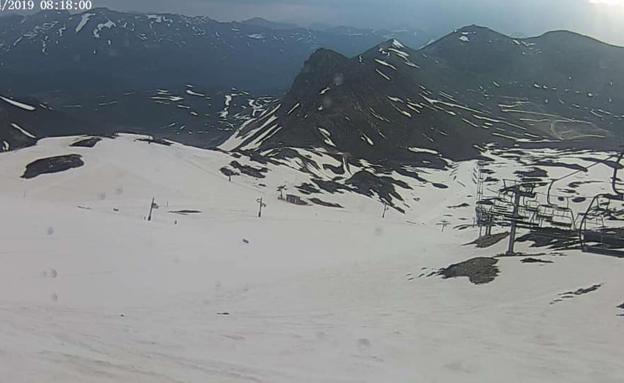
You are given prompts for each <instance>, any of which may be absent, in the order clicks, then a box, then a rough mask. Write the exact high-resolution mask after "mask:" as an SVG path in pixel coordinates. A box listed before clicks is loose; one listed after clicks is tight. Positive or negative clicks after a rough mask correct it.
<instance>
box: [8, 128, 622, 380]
mask: <svg viewBox="0 0 624 383" xmlns="http://www.w3.org/2000/svg"><path fill="white" fill-rule="evenodd" d="M143 139H145V137H141V136H131V135H121V136H119V137H117V138H115V139H107V138H105V139H102V140H101V141H99V142H97V143H96V144H95V146H93V147H91V148H88V147H75V146H70V145H72V144H74V143H75V142H77V141H79V140H81V138H78V137H66V138H54V139H43V140H40V141H39V142H38V144H37V145H36V146H33V147H30V148H27V149H23V150H19V151H14V152H8V153H2V154H0V177H1V179H2V183H0V206H1V207H2V210H1V211H2V219H0V233H1V234H0V236H1V237H0V238H1V239H2V240H1V242H2V247H1V249H0V261H1V262H2V264H3V267H2V268H0V313H1V314H0V380H1V381H8V382H33V381H36V382H56V381H63V382H67V381H80V382H119V381H136V382H178V381H192V382H195V381H210V382H212V381H214V382H249V381H253V382H271V383H275V382H278V383H279V382H363V381H364V382H379V381H391V382H407V381H430V382H433V381H440V382H447V381H462V382H494V381H502V380H505V381H513V382H544V381H549V382H587V381H596V382H619V381H621V380H622V379H623V378H624V373H623V371H624V363H623V362H622V358H621V352H620V351H621V345H622V343H623V342H624V335H622V334H623V333H622V328H623V326H624V321H623V318H621V317H618V314H621V313H622V310H618V308H617V306H618V305H620V304H622V303H623V302H624V294H623V293H622V291H623V290H622V287H623V283H622V278H621V276H622V274H623V273H624V264H623V263H622V261H621V260H620V259H617V258H610V257H601V256H596V255H586V254H582V253H580V252H578V251H575V250H572V251H563V252H561V251H557V252H554V251H551V250H549V249H547V248H530V247H529V244H530V243H529V242H522V243H519V244H518V245H517V247H518V249H519V250H522V251H525V252H526V253H528V254H531V255H532V256H533V257H538V258H539V259H542V260H544V261H552V262H553V263H544V264H532V263H523V262H521V260H522V259H523V258H515V257H512V258H497V262H498V263H497V267H498V268H499V269H500V273H499V275H498V277H497V278H496V279H495V280H494V281H492V282H491V283H488V284H483V285H478V286H477V285H473V284H471V283H470V282H469V281H468V280H467V279H450V280H443V279H441V278H439V277H438V276H436V275H432V273H433V272H436V271H437V270H438V269H440V268H442V267H446V266H448V265H450V264H453V263H458V262H462V261H465V260H468V259H470V258H474V257H477V256H483V257H492V256H494V255H496V254H498V253H501V252H502V251H503V250H504V245H505V244H504V243H503V242H504V241H503V242H501V243H498V244H496V245H494V246H493V247H490V248H484V249H478V248H476V247H474V246H473V245H465V244H466V243H468V242H470V241H472V240H474V239H475V238H476V235H477V229H475V228H473V227H471V226H470V224H471V223H472V217H473V215H474V194H475V191H476V186H475V183H474V180H473V172H474V169H475V166H476V162H475V161H466V162H452V161H449V160H447V159H442V160H444V161H445V162H447V166H446V167H445V169H443V170H432V169H412V170H413V172H414V173H418V174H419V178H418V179H417V178H415V177H414V176H413V174H412V175H405V174H403V175H402V174H398V173H391V174H382V172H381V170H380V169H375V168H372V167H370V164H367V163H365V162H362V161H360V162H357V163H355V162H348V163H344V162H342V161H341V160H340V159H339V158H338V159H337V158H335V155H333V154H331V153H327V152H325V151H323V150H320V149H319V150H314V151H303V150H301V149H296V150H297V151H299V156H298V157H296V156H292V157H290V158H291V159H290V160H286V159H280V160H274V161H273V160H271V159H270V157H268V158H269V159H268V160H267V159H266V158H265V159H262V158H255V159H252V158H248V157H246V156H245V155H244V154H241V153H234V154H230V153H226V152H221V151H206V150H201V149H196V148H191V147H186V146H182V145H179V144H171V145H166V144H168V143H167V142H162V141H158V142H160V143H161V144H158V143H156V142H152V143H149V142H146V141H142V140H143ZM148 141H149V140H148ZM293 150H294V149H293ZM69 154H76V155H79V156H81V159H82V161H83V163H84V164H83V165H82V166H80V167H77V168H73V169H70V170H66V171H62V172H57V173H51V174H41V175H38V176H36V177H34V178H31V179H23V178H21V176H22V175H23V173H24V170H25V168H26V166H27V165H28V164H31V163H32V162H33V161H35V160H38V159H43V158H50V157H58V156H67V155H69ZM269 154H270V153H269ZM484 155H486V156H488V157H490V158H491V159H492V160H493V161H491V162H489V163H488V165H487V169H488V170H489V171H490V173H488V174H489V175H490V176H491V177H492V179H494V178H498V179H503V178H507V177H512V176H514V172H516V171H525V170H530V169H533V167H535V166H539V167H540V168H542V169H543V170H544V169H545V170H547V171H548V174H549V176H550V177H558V176H561V175H565V174H567V173H569V170H570V169H566V168H562V167H560V166H555V165H552V163H551V165H548V164H546V165H544V163H543V162H544V161H543V160H544V159H545V158H548V157H549V156H552V157H553V158H555V157H556V158H557V159H558V161H559V162H562V163H567V164H577V165H581V166H589V164H592V163H593V162H592V158H593V159H604V158H605V157H607V156H608V155H610V154H605V153H590V152H571V151H568V152H565V153H561V152H555V151H541V152H540V151H536V152H530V151H525V152H522V153H519V152H516V153H509V152H493V151H489V152H486V153H484ZM305 159H307V161H306V160H305ZM538 159H541V160H542V164H541V165H537V164H535V161H537V160H538ZM234 161H236V163H235V164H234V163H233V162H234ZM259 161H265V162H264V163H262V162H259ZM323 165H329V166H323ZM339 168H342V171H344V172H345V174H357V173H358V172H361V171H363V170H366V171H368V172H370V173H371V174H372V175H373V179H377V180H380V179H382V178H381V177H388V178H390V179H392V180H393V181H400V182H401V183H400V184H399V183H392V185H393V186H394V192H395V193H396V194H397V195H399V196H400V197H401V199H402V201H401V200H399V199H398V198H396V197H395V198H393V201H395V205H396V206H397V207H401V208H402V209H403V210H405V214H402V213H400V212H398V211H397V210H394V209H393V210H390V211H388V212H387V213H386V217H385V218H383V219H382V218H381V216H382V212H383V206H382V204H381V203H380V202H379V199H380V197H379V196H378V195H376V194H375V193H372V194H371V196H367V195H366V193H365V192H364V191H363V190H364V184H365V183H362V182H360V183H355V182H352V183H348V182H346V180H345V179H348V178H347V177H346V176H345V179H338V180H335V179H336V177H335V173H334V172H335V171H336V172H337V171H340V170H339ZM224 169H229V172H228V171H225V170H224ZM610 171H611V169H610V168H609V167H608V166H606V165H598V166H594V167H592V168H591V169H588V170H587V172H584V173H581V174H580V175H577V176H574V177H571V178H570V179H568V180H566V183H567V182H573V181H579V182H583V181H590V180H596V181H601V180H602V181H604V180H607V181H608V175H609V174H610ZM233 173H234V174H236V173H239V174H243V175H234V176H232V177H231V181H230V180H229V179H228V177H227V176H226V174H233ZM258 177H260V178H258ZM314 180H316V181H314ZM329 180H335V185H333V186H334V187H336V188H337V190H335V191H327V190H325V189H328V190H331V189H332V188H331V187H329V185H328V184H324V183H322V182H320V181H329ZM303 183H310V184H315V185H317V186H318V185H319V184H320V185H324V186H325V189H323V188H321V187H318V188H317V187H314V188H312V189H318V190H316V191H312V192H311V194H304V193H302V191H301V188H299V186H301V184H303ZM403 183H404V184H403ZM282 185H286V187H287V190H286V191H285V193H292V194H296V195H299V196H301V197H302V198H303V199H304V200H305V201H308V202H309V201H310V200H309V199H311V198H314V197H316V198H318V199H321V200H323V201H325V202H331V203H333V204H340V205H341V206H342V208H337V207H325V206H321V205H316V204H311V205H308V206H298V205H295V204H290V203H287V202H285V201H281V200H278V199H277V197H278V195H279V192H278V191H277V188H278V187H279V186H282ZM341 185H342V187H340V186H341ZM399 185H404V186H407V187H402V186H399ZM434 185H437V186H434ZM486 185H487V188H488V189H493V190H495V189H496V183H495V181H494V180H489V181H487V182H486ZM343 187H344V188H343ZM607 187H608V184H607V182H598V183H584V184H583V185H582V186H580V187H579V188H578V189H577V190H576V192H577V193H580V194H583V195H585V194H592V193H596V192H598V191H600V190H601V189H603V188H607ZM559 188H560V187H559V186H556V189H559ZM561 188H562V189H569V188H566V187H565V185H562V186H561ZM303 189H304V190H305V189H306V188H303ZM307 189H308V190H309V189H310V188H307ZM559 192H563V191H561V190H557V193H559ZM391 195H392V194H391ZM153 197H154V198H155V201H156V204H157V205H158V208H157V209H155V210H154V211H153V215H152V220H151V221H150V222H148V221H146V220H145V217H146V216H147V215H148V211H149V208H150V202H151V200H152V198H153ZM260 197H262V198H263V201H264V202H265V203H266V205H267V206H266V207H265V208H264V209H263V214H262V218H258V217H257V209H258V202H257V199H258V198H260ZM399 201H401V202H399ZM463 203H466V204H467V206H461V207H460V205H461V204H463ZM192 211H199V212H192ZM444 222H446V224H445V223H444ZM539 254H542V255H539ZM595 285H600V287H598V288H594V289H589V292H587V293H585V294H566V292H578V291H579V289H585V288H589V287H592V286H595ZM583 291H585V290H583ZM563 297H572V298H566V299H563Z"/></svg>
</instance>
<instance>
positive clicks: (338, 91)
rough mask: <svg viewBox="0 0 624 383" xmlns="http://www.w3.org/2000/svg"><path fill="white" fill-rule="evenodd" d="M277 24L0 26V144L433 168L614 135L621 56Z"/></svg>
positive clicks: (485, 33)
mask: <svg viewBox="0 0 624 383" xmlns="http://www.w3.org/2000/svg"><path fill="white" fill-rule="evenodd" d="M291 27H292V26H290V25H287V24H279V23H272V22H269V21H266V20H263V19H251V20H247V21H243V22H235V23H221V22H217V21H214V20H211V19H209V18H206V17H186V16H179V15H168V14H167V15H142V14H133V13H120V12H114V11H110V10H107V9H95V10H93V11H90V12H87V13H83V14H69V13H39V14H35V15H31V16H8V17H4V18H2V23H0V68H1V69H2V73H3V74H2V76H1V77H0V96H2V97H3V98H2V99H0V150H3V147H9V148H18V147H21V146H26V145H30V144H32V143H33V142H34V140H35V139H37V138H41V137H46V136H50V135H63V134H110V133H113V132H120V131H124V132H137V133H145V134H152V135H155V136H158V137H163V138H169V139H174V140H177V141H180V142H184V143H189V144H192V145H197V146H203V147H215V146H217V145H219V144H221V143H223V145H222V146H221V147H222V148H224V149H228V150H238V151H259V152H261V153H271V154H272V155H291V154H292V151H289V150H287V149H288V148H297V147H308V148H319V147H321V148H325V149H327V150H330V151H334V152H336V153H343V154H346V155H347V156H349V157H357V158H363V159H368V160H370V161H375V162H398V163H412V164H421V165H436V164H437V165H440V166H441V165H442V163H441V161H440V159H439V156H440V155H443V156H445V157H447V158H452V159H464V158H474V157H477V156H478V155H479V153H480V152H481V151H482V149H483V148H484V147H485V146H486V145H488V144H491V143H495V144H499V145H503V146H509V147H513V146H527V145H532V146H536V145H541V146H575V147H578V146H598V147H601V148H605V147H606V146H613V145H617V144H618V143H619V140H620V137H621V136H622V134H621V133H622V131H623V126H622V125H623V122H624V97H623V96H622V95H623V94H624V93H623V91H624V49H622V48H619V47H615V46H611V45H607V44H604V43H602V42H599V41H596V40H593V39H591V38H588V37H585V36H581V35H578V34H574V33H571V32H564V31H559V32H550V33H547V34H545V35H543V36H539V37H535V38H526V39H514V38H511V37H508V36H505V35H502V34H500V33H497V32H495V31H492V30H490V29H487V28H482V27H478V26H469V27H465V28H462V29H460V30H457V31H454V32H453V33H451V34H449V35H447V36H445V37H443V38H441V39H439V40H437V41H435V42H431V43H429V44H428V45H426V46H423V47H422V48H417V49H415V48H411V47H410V45H413V46H414V47H418V46H421V45H422V42H423V41H424V39H426V37H425V36H424V35H422V34H418V33H415V32H409V31H402V32H396V33H397V35H398V36H399V37H398V38H390V39H387V40H385V41H382V39H386V38H388V37H389V36H391V35H390V33H391V32H387V31H381V32H380V31H372V30H371V31H363V30H356V29H352V28H330V29H325V30H323V31H318V30H311V29H302V28H291ZM401 36H402V37H401ZM404 38H406V39H407V40H406V39H404ZM371 46H373V48H370V47H371ZM319 47H322V48H319ZM329 48H332V49H329ZM337 50H338V51H337ZM306 59H307V60H306ZM297 72H298V73H299V74H298V75H296V73H297ZM293 79H294V81H293ZM291 83H292V86H291V87H290V90H289V91H288V92H287V93H286V94H285V95H283V96H279V94H280V93H279V92H271V91H261V90H260V89H268V88H274V89H275V88H276V89H279V88H286V87H287V86H289V85H290V84H291ZM278 98H279V99H278ZM2 100H4V101H2ZM15 102H18V103H19V102H23V103H24V104H26V105H30V106H31V107H32V110H25V109H23V108H19V107H17V106H16V105H15ZM27 109H28V108H27ZM15 125H17V126H19V127H20V128H21V129H17V128H16V127H15ZM23 131H26V132H29V134H26V135H24V134H23ZM33 137H34V138H33ZM224 141H225V143H224ZM5 144H6V145H5Z"/></svg>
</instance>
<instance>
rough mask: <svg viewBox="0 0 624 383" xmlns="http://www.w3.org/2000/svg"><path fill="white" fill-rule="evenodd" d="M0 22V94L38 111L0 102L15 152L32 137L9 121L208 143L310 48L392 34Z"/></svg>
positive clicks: (256, 23) (44, 131) (353, 44)
mask: <svg viewBox="0 0 624 383" xmlns="http://www.w3.org/2000/svg"><path fill="white" fill-rule="evenodd" d="M0 20H1V22H0V71H1V72H0V73H2V75H1V76H0V95H2V96H4V97H7V98H15V99H22V100H26V101H27V103H30V104H32V105H35V106H36V107H37V109H36V111H34V112H33V113H26V114H24V113H23V111H21V110H17V111H15V110H12V108H11V107H10V106H9V105H7V104H5V103H2V102H0V118H2V119H3V121H2V123H1V124H2V125H3V126H2V127H0V129H1V131H4V132H5V134H2V135H0V144H2V141H4V142H6V143H7V145H5V146H9V147H12V148H15V147H19V146H20V145H23V144H27V143H29V142H30V141H31V139H29V138H28V139H24V138H23V137H21V135H20V133H19V132H16V131H15V129H13V128H12V125H11V124H14V123H16V124H18V125H20V126H24V127H25V129H27V130H28V131H31V132H33V133H32V134H33V135H34V136H36V137H45V136H48V135H56V134H59V133H60V132H67V133H71V134H75V133H89V132H91V133H102V134H104V133H110V132H115V131H129V132H137V133H147V134H156V135H159V136H163V137H166V138H173V139H176V140H178V141H181V142H185V143H189V144H193V145H198V146H214V145H216V144H218V143H220V142H221V141H223V140H224V139H225V138H227V137H228V136H229V135H230V134H231V132H232V131H233V130H234V129H235V128H237V127H238V126H239V125H240V124H241V123H242V122H243V121H244V120H245V119H247V118H248V117H249V116H251V115H254V114H258V113H259V112H262V111H264V109H263V106H264V105H265V104H266V103H267V102H270V101H272V100H273V99H274V98H272V97H274V96H276V95H280V94H282V92H283V91H284V90H286V89H288V87H289V86H290V85H291V83H292V81H293V79H294V78H295V76H296V74H297V73H298V72H299V71H300V69H301V66H302V64H303V62H304V61H305V59H306V58H307V57H308V56H309V55H310V54H311V53H313V52H314V51H315V50H316V49H318V48H320V47H330V48H332V49H336V50H338V51H340V52H342V53H344V54H346V55H351V54H356V53H357V52H360V51H362V50H364V49H367V48H368V47H370V46H372V45H374V44H377V43H379V42H381V41H383V40H385V39H387V38H388V36H390V35H391V34H392V33H393V32H390V31H373V30H360V29H352V28H329V29H325V30H322V31H320V30H313V29H304V28H299V27H296V26H294V25H287V24H280V23H274V22H270V21H267V20H264V19H259V18H256V19H250V20H246V21H243V22H227V23H225V22H218V21H215V20H212V19H210V18H208V17H187V16H181V15H172V14H159V15H149V14H136V13H122V12H115V11H111V10H108V9H104V8H98V9H94V10H91V11H89V12H85V13H82V14H70V13H68V12H41V13H37V14H33V15H27V16H23V15H11V16H4V17H2V18H0ZM399 34H400V35H401V36H403V37H404V38H406V39H407V41H410V42H411V43H413V44H417V45H422V44H424V43H425V42H426V41H427V39H428V36H426V35H425V34H424V33H422V32H418V31H401V32H400V33H399ZM51 115H53V116H54V117H53V118H52V117H51ZM9 116H11V117H9ZM15 116H17V117H15ZM0 150H2V146H0Z"/></svg>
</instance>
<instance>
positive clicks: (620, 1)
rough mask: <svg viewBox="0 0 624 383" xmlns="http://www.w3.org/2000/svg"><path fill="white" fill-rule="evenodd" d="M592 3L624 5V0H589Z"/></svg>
mask: <svg viewBox="0 0 624 383" xmlns="http://www.w3.org/2000/svg"><path fill="white" fill-rule="evenodd" d="M589 2H590V3H592V4H605V5H624V0H589Z"/></svg>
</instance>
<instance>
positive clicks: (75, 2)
mask: <svg viewBox="0 0 624 383" xmlns="http://www.w3.org/2000/svg"><path fill="white" fill-rule="evenodd" d="M93 7H94V5H93V1H92V0H0V13H1V12H24V11H26V12H28V11H70V12H72V11H73V12H76V11H78V12H79V11H88V10H90V9H92V8H93Z"/></svg>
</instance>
